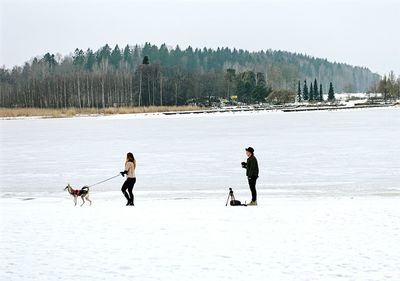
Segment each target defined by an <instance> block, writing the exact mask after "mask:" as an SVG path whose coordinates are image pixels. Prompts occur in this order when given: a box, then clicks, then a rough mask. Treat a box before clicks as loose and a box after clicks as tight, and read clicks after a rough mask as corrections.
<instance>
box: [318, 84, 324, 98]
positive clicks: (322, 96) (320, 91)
mask: <svg viewBox="0 0 400 281" xmlns="http://www.w3.org/2000/svg"><path fill="white" fill-rule="evenodd" d="M319 101H324V95H323V93H322V84H319Z"/></svg>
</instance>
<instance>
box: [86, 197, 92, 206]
mask: <svg viewBox="0 0 400 281" xmlns="http://www.w3.org/2000/svg"><path fill="white" fill-rule="evenodd" d="M86 200H87V201H89V202H90V206H91V205H92V200H90V199H89V194H88V195H86Z"/></svg>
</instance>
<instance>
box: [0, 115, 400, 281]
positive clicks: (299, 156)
mask: <svg viewBox="0 0 400 281" xmlns="http://www.w3.org/2000/svg"><path fill="white" fill-rule="evenodd" d="M0 124H1V163H0V165H1V175H0V176H1V196H0V222H1V223H0V253H2V255H0V280H10V281H14V280H15V281H25V280H26V281H28V280H62V281H64V280H65V281H68V280H73V279H77V280H96V281H99V280H121V281H122V280H145V281H147V280H149V281H153V280H178V281H180V280H182V281H183V280H185V281H186V280H203V279H206V280H218V281H220V280H232V279H238V280H246V279H253V280H283V281H286V280H287V281H291V280H299V281H307V280H335V281H337V280H343V281H348V280H366V281H367V280H368V281H382V280H385V281H386V280H387V281H398V280H400V270H399V266H398V265H399V263H400V254H399V253H400V244H399V241H400V240H399V239H400V237H399V233H400V232H399V230H400V229H399V225H400V211H399V208H398V206H399V204H398V201H399V198H400V188H399V179H400V147H399V136H400V132H399V128H400V110H399V109H385V110H362V111H338V112H328V111H326V112H304V113H245V114H243V113H241V114H219V115H200V116H168V117H166V116H154V115H153V116H139V115H136V116H110V117H96V118H94V117H93V118H92V117H90V118H71V119H33V120H29V119H25V120H8V121H6V120H2V121H0ZM249 145H252V146H254V147H255V149H256V156H257V157H258V159H259V162H260V167H261V177H260V180H259V185H258V190H259V197H258V202H259V205H258V206H257V207H225V200H226V195H227V188H228V187H233V188H235V190H236V191H237V196H238V197H239V198H238V199H240V200H242V201H245V200H246V199H247V200H248V199H249V198H250V192H249V191H248V187H247V183H246V178H245V176H244V170H242V169H241V167H240V164H239V163H240V162H241V161H243V160H244V147H246V146H249ZM127 151H132V152H133V153H134V154H135V155H136V158H137V161H138V170H137V175H138V183H137V185H136V187H135V195H136V197H135V198H136V200H135V207H126V206H125V199H124V198H123V197H122V194H121V193H120V186H121V184H122V182H123V178H122V177H121V178H117V179H114V180H112V181H109V182H106V183H104V184H103V185H98V186H96V187H93V188H92V193H91V198H92V200H93V205H92V206H90V207H89V206H84V207H73V203H72V199H71V197H70V196H69V195H68V194H67V193H65V192H64V193H61V192H62V191H61V189H62V188H63V187H64V186H65V185H66V184H67V183H68V182H69V183H71V184H72V185H74V186H82V185H85V184H91V183H94V182H97V181H100V180H102V179H105V178H108V177H110V176H113V175H115V174H117V173H118V172H119V171H120V170H121V169H122V167H123V163H124V160H125V155H126V152H127ZM177 199H180V200H177ZM182 199H184V200H182Z"/></svg>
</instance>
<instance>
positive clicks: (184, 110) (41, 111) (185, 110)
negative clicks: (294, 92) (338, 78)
mask: <svg viewBox="0 0 400 281" xmlns="http://www.w3.org/2000/svg"><path fill="white" fill-rule="evenodd" d="M372 108H400V105H399V104H370V105H357V106H335V105H322V106H321V105H315V106H310V105H307V106H306V105H297V106H275V107H260V106H240V107H239V106H238V107H223V108H204V107H196V106H152V107H112V108H103V109H97V108H65V109H45V108H0V120H16V119H24V118H32V119H47V118H71V117H96V116H110V115H124V114H163V115H166V116H170V115H196V114H212V113H229V112H231V113H235V112H237V113H239V112H260V111H264V112H305V111H337V110H351V109H358V110H359V109H372Z"/></svg>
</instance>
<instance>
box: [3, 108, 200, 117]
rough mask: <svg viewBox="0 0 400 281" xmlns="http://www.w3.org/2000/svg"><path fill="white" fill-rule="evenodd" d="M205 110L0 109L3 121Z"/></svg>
mask: <svg viewBox="0 0 400 281" xmlns="http://www.w3.org/2000/svg"><path fill="white" fill-rule="evenodd" d="M199 109H204V108H200V107H197V106H149V107H107V108H75V107H71V108H22V107H17V108H5V107H1V108H0V118H1V119H17V118H30V117H32V118H69V117H80V116H105V115H116V114H140V113H161V112H177V111H178V112H180V111H192V110H199Z"/></svg>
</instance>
